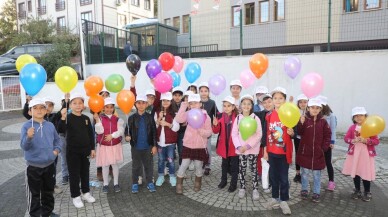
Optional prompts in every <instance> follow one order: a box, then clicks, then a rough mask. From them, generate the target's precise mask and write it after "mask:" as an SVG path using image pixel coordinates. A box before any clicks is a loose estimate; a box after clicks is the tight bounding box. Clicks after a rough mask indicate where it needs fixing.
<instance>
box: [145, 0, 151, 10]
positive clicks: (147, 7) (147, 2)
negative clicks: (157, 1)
mask: <svg viewBox="0 0 388 217" xmlns="http://www.w3.org/2000/svg"><path fill="white" fill-rule="evenodd" d="M144 9H145V10H151V1H150V0H144Z"/></svg>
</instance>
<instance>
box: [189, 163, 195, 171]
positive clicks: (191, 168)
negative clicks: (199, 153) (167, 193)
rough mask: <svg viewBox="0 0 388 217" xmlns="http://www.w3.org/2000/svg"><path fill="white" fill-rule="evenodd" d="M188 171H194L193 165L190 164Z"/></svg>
mask: <svg viewBox="0 0 388 217" xmlns="http://www.w3.org/2000/svg"><path fill="white" fill-rule="evenodd" d="M189 170H190V171H193V170H194V164H193V163H191V164H190V166H189Z"/></svg>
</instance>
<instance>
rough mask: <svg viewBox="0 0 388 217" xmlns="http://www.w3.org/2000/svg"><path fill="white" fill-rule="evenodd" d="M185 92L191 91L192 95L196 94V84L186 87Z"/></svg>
mask: <svg viewBox="0 0 388 217" xmlns="http://www.w3.org/2000/svg"><path fill="white" fill-rule="evenodd" d="M187 91H192V92H193V93H194V94H197V93H198V89H197V84H196V83H192V84H190V85H189V86H188V87H187Z"/></svg>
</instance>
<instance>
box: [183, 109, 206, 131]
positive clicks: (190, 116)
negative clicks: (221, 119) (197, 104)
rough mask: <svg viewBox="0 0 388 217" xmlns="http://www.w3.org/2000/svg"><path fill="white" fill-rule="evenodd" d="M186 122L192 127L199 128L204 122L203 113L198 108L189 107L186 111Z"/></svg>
mask: <svg viewBox="0 0 388 217" xmlns="http://www.w3.org/2000/svg"><path fill="white" fill-rule="evenodd" d="M187 122H188V124H189V125H190V126H191V127H192V128H194V129H198V128H201V127H202V125H203V123H204V122H205V115H204V114H203V112H202V111H201V110H200V109H190V110H189V111H188V112H187Z"/></svg>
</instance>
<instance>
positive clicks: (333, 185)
mask: <svg viewBox="0 0 388 217" xmlns="http://www.w3.org/2000/svg"><path fill="white" fill-rule="evenodd" d="M334 189H335V183H334V182H332V181H329V184H328V185H327V190H328V191H334Z"/></svg>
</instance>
